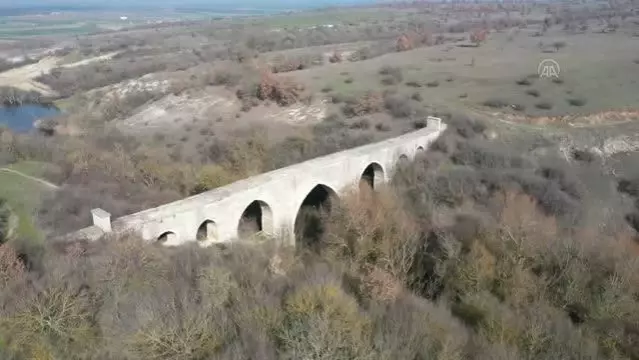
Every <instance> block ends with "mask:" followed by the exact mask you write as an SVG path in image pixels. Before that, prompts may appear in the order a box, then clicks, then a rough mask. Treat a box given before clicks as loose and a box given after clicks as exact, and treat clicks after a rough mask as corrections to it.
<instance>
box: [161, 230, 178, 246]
mask: <svg viewBox="0 0 639 360" xmlns="http://www.w3.org/2000/svg"><path fill="white" fill-rule="evenodd" d="M176 238H177V235H176V234H175V233H174V232H173V231H166V232H164V233H162V235H160V236H158V243H160V244H171V243H172V242H174V241H175V239H176Z"/></svg>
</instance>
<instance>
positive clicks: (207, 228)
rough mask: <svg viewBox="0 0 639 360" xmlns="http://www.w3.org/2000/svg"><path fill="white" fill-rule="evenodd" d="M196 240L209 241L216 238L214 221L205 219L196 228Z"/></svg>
mask: <svg viewBox="0 0 639 360" xmlns="http://www.w3.org/2000/svg"><path fill="white" fill-rule="evenodd" d="M195 238H196V239H197V241H211V240H213V241H214V240H216V239H217V225H216V224H215V222H214V221H211V220H205V221H204V222H203V223H202V224H201V225H200V227H199V228H197V234H196V237H195Z"/></svg>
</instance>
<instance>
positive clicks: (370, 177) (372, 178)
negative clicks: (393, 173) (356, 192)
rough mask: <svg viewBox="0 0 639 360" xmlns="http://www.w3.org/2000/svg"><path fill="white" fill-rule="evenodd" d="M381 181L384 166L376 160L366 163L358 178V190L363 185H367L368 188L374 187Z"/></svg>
mask: <svg viewBox="0 0 639 360" xmlns="http://www.w3.org/2000/svg"><path fill="white" fill-rule="evenodd" d="M383 183H384V168H383V167H382V166H381V165H380V164H379V163H376V162H373V163H370V164H368V166H367V167H366V168H365V169H364V171H363V172H362V175H361V176H360V179H359V187H360V190H362V189H363V187H364V186H367V187H368V189H376V188H379V186H380V185H382V184H383Z"/></svg>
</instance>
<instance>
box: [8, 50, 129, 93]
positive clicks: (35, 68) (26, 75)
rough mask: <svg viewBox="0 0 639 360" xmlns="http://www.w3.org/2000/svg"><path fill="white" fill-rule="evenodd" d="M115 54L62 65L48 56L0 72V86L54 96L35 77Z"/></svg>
mask: <svg viewBox="0 0 639 360" xmlns="http://www.w3.org/2000/svg"><path fill="white" fill-rule="evenodd" d="M116 54H117V52H112V53H108V54H104V55H100V56H96V57H92V58H89V59H84V60H80V61H77V62H74V63H71V64H63V65H61V64H60V61H62V59H61V58H59V57H54V56H48V57H45V58H43V59H41V60H40V61H38V62H37V63H34V64H29V65H25V66H21V67H18V68H15V69H11V70H7V71H5V72H3V73H0V86H10V87H14V88H17V89H20V90H25V91H37V92H39V93H41V94H42V95H44V96H56V95H57V93H56V92H55V91H54V90H53V89H51V88H50V87H49V86H47V85H45V84H42V83H40V82H38V81H36V80H35V79H36V78H37V77H38V76H41V75H44V74H48V73H50V72H51V70H53V69H55V68H56V67H62V68H73V67H76V66H82V65H87V64H90V63H92V62H95V61H102V60H109V59H111V58H112V57H114V56H115V55H116Z"/></svg>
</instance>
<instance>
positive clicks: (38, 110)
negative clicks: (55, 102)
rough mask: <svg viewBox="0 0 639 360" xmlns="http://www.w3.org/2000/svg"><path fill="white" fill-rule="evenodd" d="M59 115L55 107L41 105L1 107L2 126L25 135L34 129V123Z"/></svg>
mask: <svg viewBox="0 0 639 360" xmlns="http://www.w3.org/2000/svg"><path fill="white" fill-rule="evenodd" d="M58 114H60V110H59V109H58V108H56V107H55V106H47V105H39V104H24V105H20V106H10V107H1V106H0V126H6V127H8V128H9V129H10V130H11V131H13V132H18V133H24V132H28V131H29V130H31V129H33V123H35V121H36V120H38V119H41V118H46V117H50V116H56V115H58Z"/></svg>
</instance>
